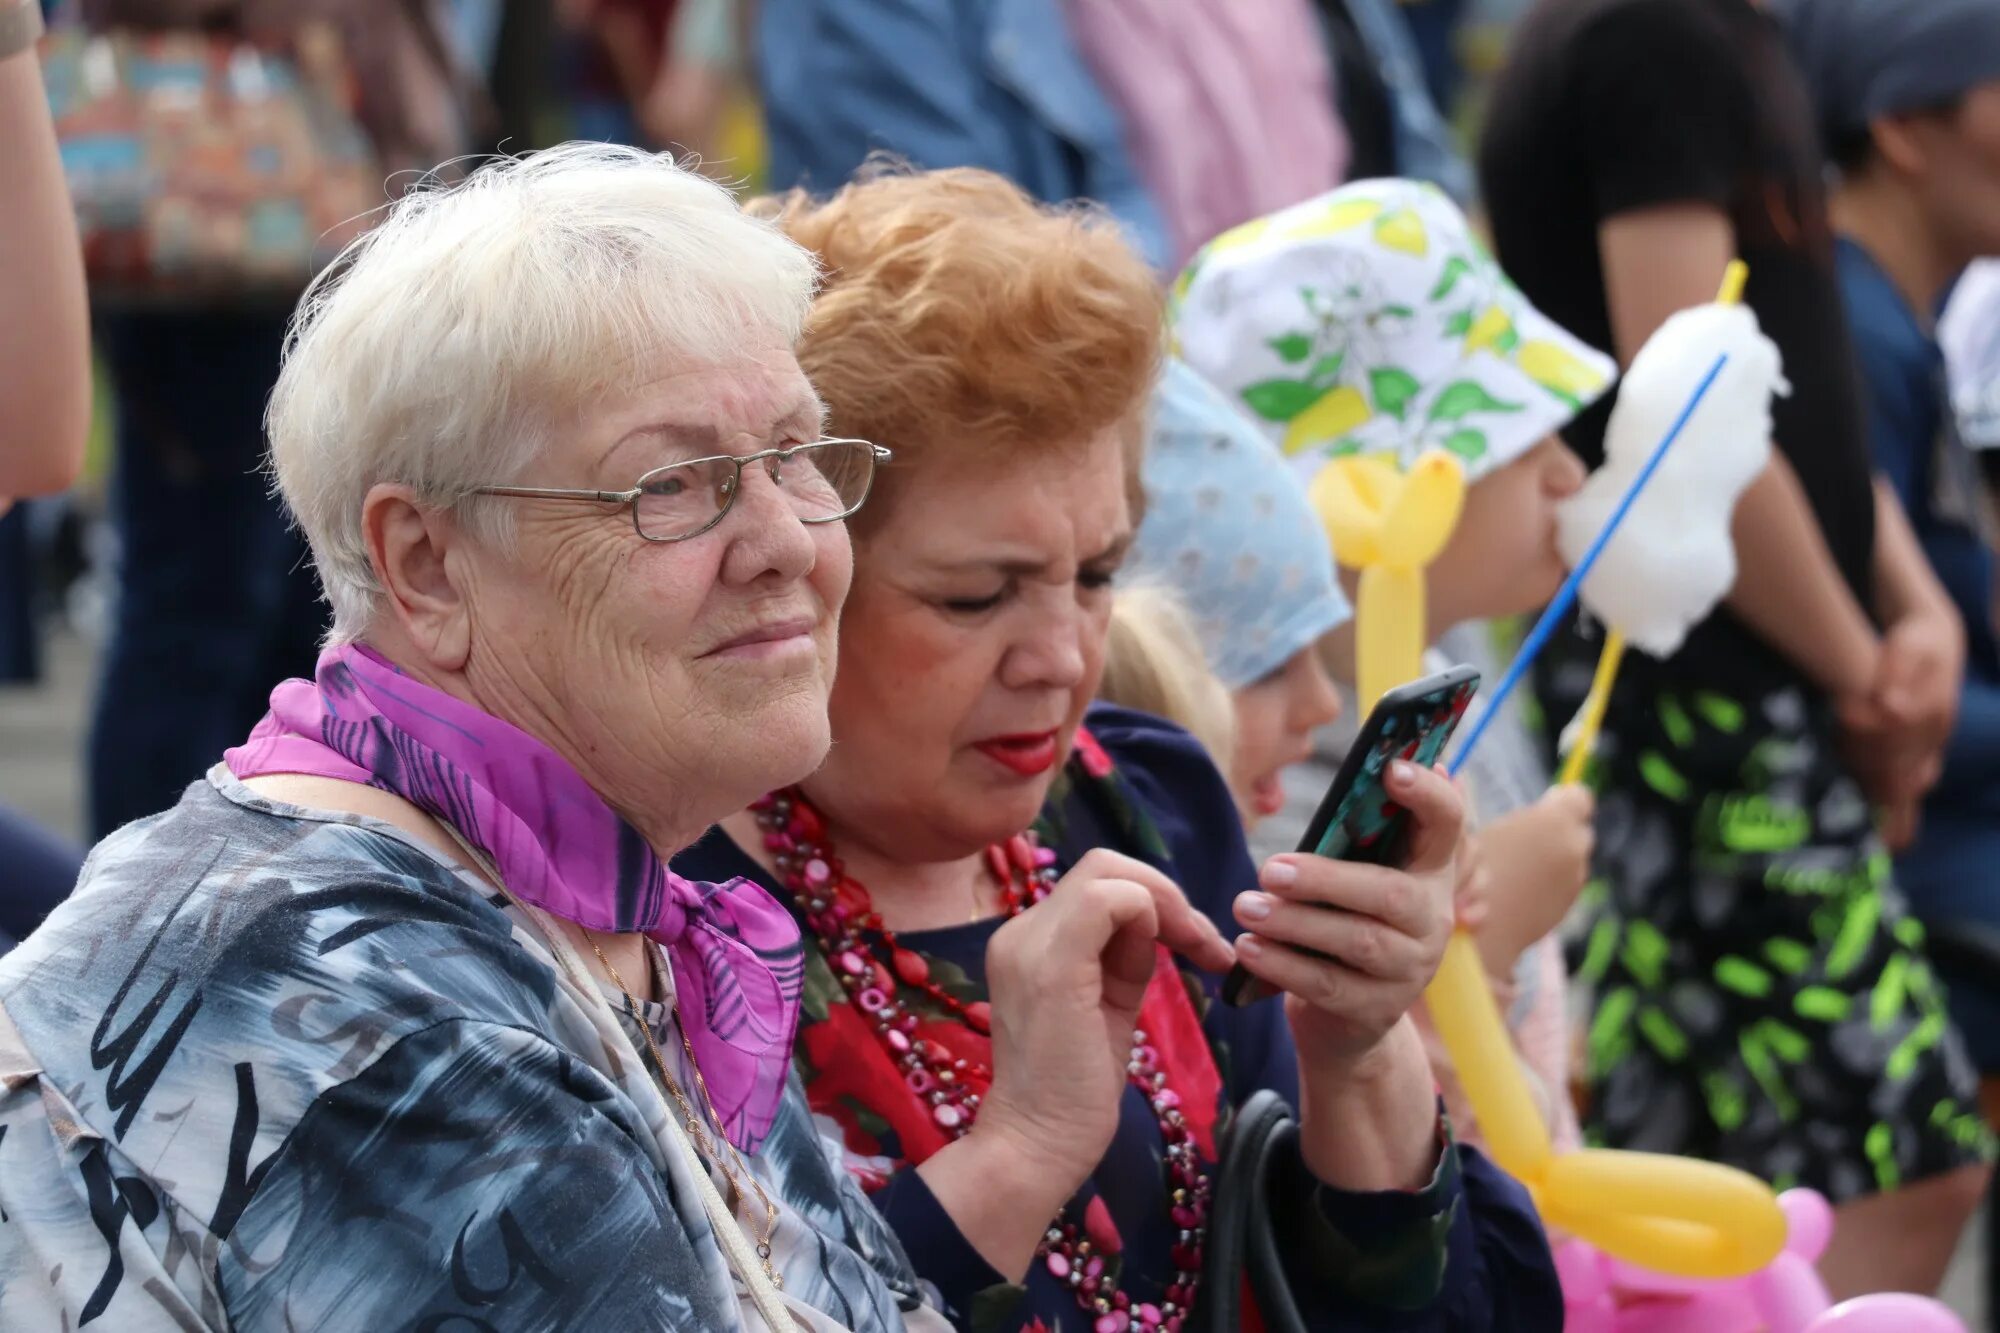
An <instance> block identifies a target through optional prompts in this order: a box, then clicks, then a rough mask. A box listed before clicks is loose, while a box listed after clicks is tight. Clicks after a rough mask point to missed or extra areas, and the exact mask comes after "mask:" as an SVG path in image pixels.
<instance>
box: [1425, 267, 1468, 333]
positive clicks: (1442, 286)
mask: <svg viewBox="0 0 2000 1333" xmlns="http://www.w3.org/2000/svg"><path fill="white" fill-rule="evenodd" d="M1470 272H1472V263H1471V261H1470V260H1468V259H1466V257H1465V256H1464V255H1453V256H1452V257H1451V258H1450V259H1447V260H1445V261H1444V272H1443V273H1441V274H1439V275H1438V280H1437V286H1435V287H1433V288H1431V294H1430V296H1429V297H1427V298H1426V299H1427V300H1431V301H1442V300H1444V298H1445V297H1447V296H1450V295H1451V290H1452V288H1454V287H1456V286H1458V280H1459V279H1460V278H1462V277H1464V276H1465V275H1466V274H1468V273H1470ZM1468 322H1470V318H1469V315H1468Z"/></svg>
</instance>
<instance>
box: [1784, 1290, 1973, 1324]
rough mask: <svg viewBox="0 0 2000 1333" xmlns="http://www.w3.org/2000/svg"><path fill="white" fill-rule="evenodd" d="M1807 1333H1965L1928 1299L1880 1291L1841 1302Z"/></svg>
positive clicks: (1953, 1317)
mask: <svg viewBox="0 0 2000 1333" xmlns="http://www.w3.org/2000/svg"><path fill="white" fill-rule="evenodd" d="M1807 1328H1808V1330H1809V1333H1965V1325H1964V1323H1962V1322H1961V1321H1960V1320H1959V1317H1958V1316H1957V1315H1955V1314H1953V1313H1952V1312H1951V1311H1950V1310H1949V1309H1947V1308H1945V1307H1944V1306H1943V1305H1940V1304H1939V1303H1938V1302H1936V1301H1934V1300H1932V1299H1931V1298H1930V1297H1928V1296H1911V1295H1908V1294H1907V1293H1904V1292H1883V1293H1879V1294H1877V1295H1874V1296H1857V1297H1855V1298H1854V1299H1853V1300H1851V1301H1842V1302H1841V1303H1840V1304H1839V1305H1836V1306H1834V1307H1833V1308H1832V1309H1831V1310H1828V1311H1827V1312H1826V1313H1825V1314H1823V1315H1821V1316H1820V1317H1819V1318H1818V1319H1815V1320H1813V1322H1812V1323H1811V1324H1809V1325H1808V1326H1807Z"/></svg>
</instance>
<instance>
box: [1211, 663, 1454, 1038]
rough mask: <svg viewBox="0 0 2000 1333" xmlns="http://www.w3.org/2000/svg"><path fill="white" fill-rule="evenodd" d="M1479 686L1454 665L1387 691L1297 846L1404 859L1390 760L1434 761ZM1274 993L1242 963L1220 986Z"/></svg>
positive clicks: (1237, 996) (1241, 997)
mask: <svg viewBox="0 0 2000 1333" xmlns="http://www.w3.org/2000/svg"><path fill="white" fill-rule="evenodd" d="M1478 691H1479V673H1478V671H1476V670H1474V669H1473V668H1471V667H1453V668H1452V669H1451V670H1449V671H1442V672H1439V673H1438V674H1437V675H1434V676H1426V677H1424V678H1423V679H1421V680H1415V681H1412V682H1410V683H1409V684H1408V685H1404V686H1402V687H1400V688H1398V689H1394V690H1391V691H1389V692H1388V693H1387V694H1385V695H1383V696H1382V699H1381V702H1379V703H1377V704H1376V705H1375V710H1374V711H1373V712H1372V713H1370V714H1369V715H1368V722H1367V724H1366V725H1365V726H1363V727H1362V729H1361V734H1360V735H1359V736H1358V737H1356V738H1355V742H1354V745H1353V747H1352V748H1351V749H1349V750H1348V752H1347V758H1346V760H1345V761H1344V762H1343V763H1342V764H1341V766H1340V773H1339V775H1338V776H1337V777H1335V778H1334V780H1333V785H1332V786H1331V787H1329V788H1328V789H1327V793H1326V797H1325V799H1323V800H1322V801H1321V802H1320V805H1319V809H1318V811H1317V812H1315V813H1314V815H1313V817H1312V821H1311V822H1310V823H1308V824H1307V825H1306V832H1305V836H1304V837H1303V838H1301V839H1300V840H1299V848H1298V850H1300V851H1301V852H1310V853H1313V854H1315V855H1318V856H1324V857H1326V858H1327V859H1329V860H1333V861H1360V862H1366V863H1368V864H1371V865H1392V866H1393V865H1401V864H1402V862H1403V860H1404V858H1405V856H1406V855H1407V851H1406V844H1407V843H1408V841H1409V823H1410V812H1409V811H1408V810H1407V809H1405V808H1404V807H1403V806H1401V805H1398V804H1397V803H1396V802H1395V801H1393V800H1391V799H1390V797H1389V791H1388V788H1387V787H1386V786H1385V785H1384V779H1385V778H1386V777H1387V776H1388V771H1389V765H1390V764H1391V763H1392V762H1394V761H1395V760H1398V759H1405V760H1408V761H1409V762H1410V763H1413V764H1420V765H1423V766H1424V767H1426V768H1428V767H1429V766H1431V765H1433V764H1435V763H1437V761H1438V759H1439V758H1440V757H1441V756H1442V755H1443V754H1444V749H1445V746H1446V745H1448V744H1450V743H1451V737H1452V733H1453V732H1454V731H1456V730H1457V729H1458V724H1459V721H1460V719H1462V718H1463V717H1464V716H1465V710H1466V708H1467V707H1469V706H1470V705H1471V703H1472V698H1473V696H1474V695H1475V694H1477V693H1478ZM1270 993H1271V990H1270V988H1269V987H1268V986H1266V985H1264V983H1263V982H1261V981H1259V980H1258V979H1257V978H1256V977H1253V976H1252V975H1250V973H1249V972H1247V971H1245V970H1244V968H1243V967H1242V966H1241V965H1240V964H1239V965H1238V966H1236V967H1234V968H1232V969H1231V970H1230V973H1229V976H1228V978H1227V979H1226V980H1225V981H1224V982H1223V985H1222V998H1223V999H1224V1000H1225V1001H1226V1002H1227V1003H1229V1004H1232V1005H1244V1004H1249V1003H1251V1002H1252V1001H1254V1000H1260V999H1263V998H1264V997H1265V996H1267V995H1269V994H1270Z"/></svg>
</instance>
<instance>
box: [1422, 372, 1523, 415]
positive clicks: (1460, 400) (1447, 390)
mask: <svg viewBox="0 0 2000 1333" xmlns="http://www.w3.org/2000/svg"><path fill="white" fill-rule="evenodd" d="M1520 410H1521V404H1519V403H1503V402H1501V401H1500V400H1499V399H1498V398H1495V397H1494V396H1493V395H1492V394H1491V393H1488V392H1487V390H1486V386H1485V385H1484V384H1481V383H1480V382H1479V381H1478V380H1459V381H1457V382H1456V383H1453V384H1448V385H1446V386H1445V387H1444V390H1443V392H1441V393H1439V394H1438V396H1437V401H1436V402H1434V403H1432V404H1431V410H1430V418H1429V419H1430V420H1432V421H1459V420H1462V419H1464V418H1465V417H1469V416H1471V415H1472V414H1473V413H1474V412H1518V411H1520Z"/></svg>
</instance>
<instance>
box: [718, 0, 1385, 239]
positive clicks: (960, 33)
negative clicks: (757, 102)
mask: <svg viewBox="0 0 2000 1333" xmlns="http://www.w3.org/2000/svg"><path fill="white" fill-rule="evenodd" d="M1371 2H1372V0H1371ZM758 8H759V15H758V28H757V33H758V43H757V66H758V76H759V83H760V85H761V88H762V95H763V98H764V105H765V115H766V120H767V126H768V132H769V136H770V148H771V181H772V184H773V185H776V186H779V187H784V186H790V185H804V186H807V187H808V188H811V189H815V190H830V189H833V188H835V187H837V186H839V185H840V184H841V183H842V182H844V181H845V180H846V179H847V178H848V177H849V176H850V175H852V174H853V173H854V171H855V169H856V168H858V167H859V166H860V165H861V164H862V162H864V161H865V160H866V159H867V157H868V155H869V154H870V153H872V152H877V151H886V152H888V153H891V154H893V155H896V156H899V157H903V158H907V159H908V160H909V161H910V162H912V163H913V164H915V165H917V166H921V167H934V168H935V167H952V166H974V167H984V168H986V169H987V170H989V171H995V172H998V173H1000V174H1001V175H1003V176H1006V177H1007V178H1008V179H1010V180H1012V181H1014V182H1015V183H1016V184H1018V185H1020V186H1021V187H1022V188H1023V189H1025V190H1027V191H1028V192H1029V193H1030V194H1032V195H1034V196H1035V197H1036V198H1038V199H1041V200H1044V201H1046V202H1052V203H1059V202H1063V201H1065V200H1070V199H1091V200H1094V201H1096V202H1097V203H1100V204H1102V205H1104V206H1105V207H1106V208H1108V209H1110V210H1111V212H1112V214H1113V215H1114V216H1116V217H1117V218H1118V220H1119V221H1120V223H1121V224H1123V225H1124V227H1125V228H1126V230H1127V232H1128V234H1129V235H1130V237H1131V238H1132V240H1133V242H1134V243H1135V244H1136V245H1137V246H1138V248H1139V249H1140V250H1141V252H1142V253H1143V254H1144V255H1145V256H1146V257H1147V259H1148V260H1150V261H1151V262H1152V263H1153V265H1154V266H1155V267H1156V268H1158V269H1161V270H1163V271H1164V270H1167V269H1170V268H1173V267H1177V266H1178V265H1179V264H1180V263H1181V262H1182V261H1183V260H1185V259H1186V257H1187V256H1188V255H1190V254H1192V253H1193V252H1194V250H1195V249H1196V247H1198V246H1199V245H1201V243H1202V242H1204V241H1206V240H1208V239H1209V238H1210V237H1212V236H1214V235H1216V234H1218V233H1219V232H1222V231H1224V230H1227V229H1228V228H1229V227H1232V226H1234V225H1235V224H1237V223H1239V222H1243V221H1245V220H1247V219H1249V218H1252V217H1255V216H1257V215H1259V214H1261V213H1265V212H1269V211H1271V210H1273V209H1276V208H1280V207H1283V206H1284V205H1286V204H1292V203H1297V202H1298V201H1299V200H1301V199H1307V198H1310V197H1311V196H1313V195H1315V194H1318V193H1320V192H1322V191H1324V190H1327V189H1331V188H1332V187H1334V186H1335V185H1338V184H1339V183H1340V182H1341V181H1342V180H1344V179H1346V177H1347V166H1348V150H1347V141H1346V134H1345V131H1344V130H1343V128H1342V126H1341V123H1340V114H1339V108H1338V106H1337V104H1336V102H1335V89H1334V83H1333V77H1332V73H1331V67H1330V62H1329V59H1328V54H1327V46H1326V37H1325V31H1324V29H1323V28H1322V26H1321V22H1320V20H1319V19H1318V17H1317V16H1316V14H1315V12H1314V9H1313V6H1312V4H1311V3H1310V2H1309V0H1227V2H1224V0H1196V2H1195V3H1189V4H1183V5H1174V6H1160V5H1155V4H1149V3H1145V0H1036V2H1035V3H1029V4H1007V3H996V2H995V0H975V2H974V3H946V2H945V0H923V2H922V3H919V4H915V5H904V6H897V7H894V8H890V7H884V6H878V5H873V4H870V3H867V0H761V3H760V5H759V6H758ZM1388 17H1389V20H1390V22H1391V24H1394V23H1395V16H1394V15H1393V14H1390V15H1389V16H1388ZM1404 40H1405V41H1407V34H1404Z"/></svg>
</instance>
